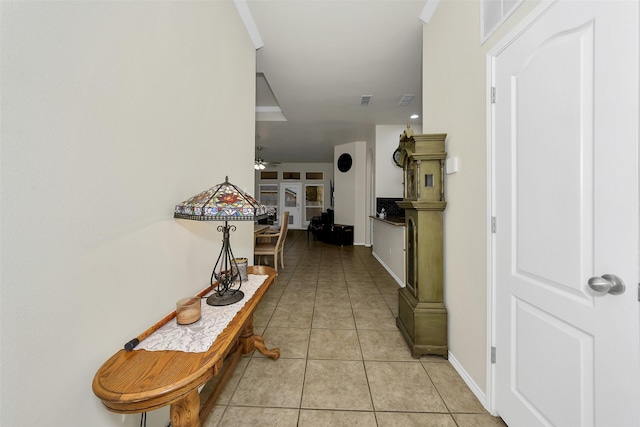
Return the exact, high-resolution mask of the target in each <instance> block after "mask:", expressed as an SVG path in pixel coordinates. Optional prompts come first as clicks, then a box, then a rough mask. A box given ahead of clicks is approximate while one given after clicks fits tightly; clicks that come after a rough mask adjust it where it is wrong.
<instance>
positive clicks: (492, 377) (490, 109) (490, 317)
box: [485, 0, 556, 416]
mask: <svg viewBox="0 0 640 427" xmlns="http://www.w3.org/2000/svg"><path fill="white" fill-rule="evenodd" d="M555 2H556V0H543V1H542V3H541V4H540V5H539V6H538V7H536V8H535V9H534V10H533V11H531V13H529V15H528V16H527V17H526V18H524V19H523V20H522V21H521V22H520V23H519V24H518V25H516V26H515V27H514V28H513V29H512V30H511V31H509V33H507V35H506V36H504V37H503V38H502V40H500V41H499V42H498V43H496V45H495V46H494V47H493V48H492V49H491V50H489V52H487V56H486V64H487V67H486V77H487V83H486V97H487V98H486V99H487V109H486V112H487V117H486V120H487V126H486V129H487V153H486V155H487V159H486V161H487V219H488V221H487V230H486V232H487V369H486V372H487V376H486V384H487V387H486V395H485V402H486V409H487V410H488V411H489V413H491V415H493V416H497V415H499V414H498V413H497V412H496V408H495V381H496V373H495V364H494V363H492V361H491V356H492V348H493V347H495V340H496V338H495V337H496V329H495V324H496V323H495V316H496V304H495V295H496V277H495V235H494V232H493V221H492V219H493V217H495V211H496V210H495V170H494V169H495V162H494V153H495V138H494V128H495V122H494V119H495V114H494V113H495V112H494V110H495V107H494V105H493V103H492V101H491V100H492V97H493V91H492V88H493V87H494V86H495V79H494V72H495V70H494V61H495V58H496V57H497V56H498V55H499V54H500V53H502V51H504V50H505V49H506V48H507V47H508V46H509V45H510V44H511V42H512V41H513V40H514V39H516V38H517V37H518V36H519V35H520V34H521V33H522V32H523V31H525V30H526V29H527V28H528V27H529V26H530V25H531V24H533V23H534V22H535V21H536V20H537V19H538V18H540V17H541V16H542V15H543V13H544V12H545V11H546V10H547V9H549V7H550V6H552V5H553V4H555Z"/></svg>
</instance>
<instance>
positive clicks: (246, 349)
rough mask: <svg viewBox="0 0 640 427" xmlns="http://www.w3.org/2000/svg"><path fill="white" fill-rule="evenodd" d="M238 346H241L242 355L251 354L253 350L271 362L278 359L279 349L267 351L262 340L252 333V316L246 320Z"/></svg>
mask: <svg viewBox="0 0 640 427" xmlns="http://www.w3.org/2000/svg"><path fill="white" fill-rule="evenodd" d="M240 345H241V346H242V354H247V353H251V352H252V351H253V350H254V349H255V350H258V351H259V352H260V353H262V354H264V355H265V356H267V357H268V358H270V359H273V360H276V359H278V358H279V357H280V349H279V348H274V349H268V348H267V346H266V345H265V343H264V338H262V337H261V336H260V335H256V334H254V333H253V314H252V315H251V317H250V318H249V319H248V320H247V323H246V324H245V326H244V328H243V329H242V332H241V333H240Z"/></svg>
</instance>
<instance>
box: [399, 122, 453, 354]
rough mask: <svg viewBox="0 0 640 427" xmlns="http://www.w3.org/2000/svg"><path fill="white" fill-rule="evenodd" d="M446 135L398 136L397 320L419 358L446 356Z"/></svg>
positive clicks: (405, 133)
mask: <svg viewBox="0 0 640 427" xmlns="http://www.w3.org/2000/svg"><path fill="white" fill-rule="evenodd" d="M446 136H447V134H428V135H427V134H424V135H418V134H416V135H414V134H413V132H412V131H411V129H409V128H407V130H405V131H404V133H403V134H402V135H401V136H400V146H399V148H398V149H399V150H400V164H401V165H402V167H403V169H404V198H403V200H402V201H400V202H396V203H397V204H398V205H399V206H400V207H402V208H404V210H405V218H406V219H405V226H406V237H405V239H406V241H405V243H406V255H405V257H406V259H405V265H406V271H407V274H406V283H405V285H406V286H405V287H404V288H400V290H399V294H398V318H397V319H396V324H397V326H398V328H399V329H400V331H401V332H402V334H403V335H404V338H405V340H406V341H407V344H409V347H410V348H411V354H412V356H413V357H414V358H418V357H420V356H421V355H423V354H436V355H441V356H444V358H445V359H446V358H448V348H447V309H446V308H445V306H444V299H443V283H442V270H443V266H442V215H443V212H444V209H445V207H446V206H447V202H446V201H445V197H444V161H445V159H446V157H447V153H446V152H445V149H444V140H445V138H446Z"/></svg>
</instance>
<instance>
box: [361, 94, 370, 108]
mask: <svg viewBox="0 0 640 427" xmlns="http://www.w3.org/2000/svg"><path fill="white" fill-rule="evenodd" d="M371 98H373V95H362V96H361V97H360V106H361V107H367V106H368V105H369V104H371Z"/></svg>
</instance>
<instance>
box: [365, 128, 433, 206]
mask: <svg viewBox="0 0 640 427" xmlns="http://www.w3.org/2000/svg"><path fill="white" fill-rule="evenodd" d="M406 128H407V126H406V125H378V126H376V166H375V167H376V177H375V186H376V190H375V194H376V195H375V197H403V191H404V188H403V181H404V179H403V172H402V168H400V167H398V166H396V164H395V163H394V162H393V157H392V156H393V152H394V151H395V150H396V148H398V145H399V144H400V135H401V134H402V132H404V131H405V129H406ZM411 129H412V130H413V132H414V133H422V125H413V124H412V125H411Z"/></svg>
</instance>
